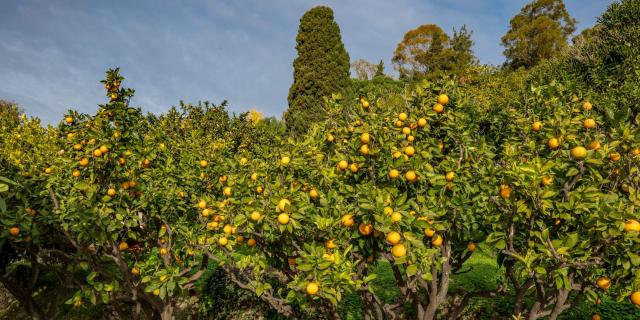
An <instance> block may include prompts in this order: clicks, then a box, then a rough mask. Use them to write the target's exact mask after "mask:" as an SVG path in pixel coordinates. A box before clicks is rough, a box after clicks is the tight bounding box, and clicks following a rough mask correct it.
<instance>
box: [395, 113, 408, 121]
mask: <svg viewBox="0 0 640 320" xmlns="http://www.w3.org/2000/svg"><path fill="white" fill-rule="evenodd" d="M408 117H409V116H408V115H407V114H406V113H404V112H402V113H400V114H399V115H398V120H400V121H405V120H407V118H408Z"/></svg>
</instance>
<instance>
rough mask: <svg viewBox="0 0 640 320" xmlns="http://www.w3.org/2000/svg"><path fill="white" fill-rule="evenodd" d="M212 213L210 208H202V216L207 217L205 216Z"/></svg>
mask: <svg viewBox="0 0 640 320" xmlns="http://www.w3.org/2000/svg"><path fill="white" fill-rule="evenodd" d="M210 214H211V210H209V209H204V210H202V216H203V217H205V218H206V217H208V216H209V215H210Z"/></svg>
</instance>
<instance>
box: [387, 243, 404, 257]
mask: <svg viewBox="0 0 640 320" xmlns="http://www.w3.org/2000/svg"><path fill="white" fill-rule="evenodd" d="M391 254H392V255H393V256H394V257H396V258H401V257H404V256H405V255H407V248H405V247H404V245H403V244H402V243H398V244H395V245H393V247H392V248H391Z"/></svg>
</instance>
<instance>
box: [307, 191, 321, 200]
mask: <svg viewBox="0 0 640 320" xmlns="http://www.w3.org/2000/svg"><path fill="white" fill-rule="evenodd" d="M309 196H310V197H311V199H317V198H318V196H319V194H318V190H316V189H311V191H309Z"/></svg>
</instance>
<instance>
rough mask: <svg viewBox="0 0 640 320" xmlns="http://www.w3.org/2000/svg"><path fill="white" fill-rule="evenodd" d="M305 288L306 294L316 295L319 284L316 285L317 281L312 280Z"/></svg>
mask: <svg viewBox="0 0 640 320" xmlns="http://www.w3.org/2000/svg"><path fill="white" fill-rule="evenodd" d="M306 290H307V294H308V295H311V296H313V295H316V294H317V293H318V290H320V286H318V283H317V282H313V281H312V282H309V283H307V288H306Z"/></svg>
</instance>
